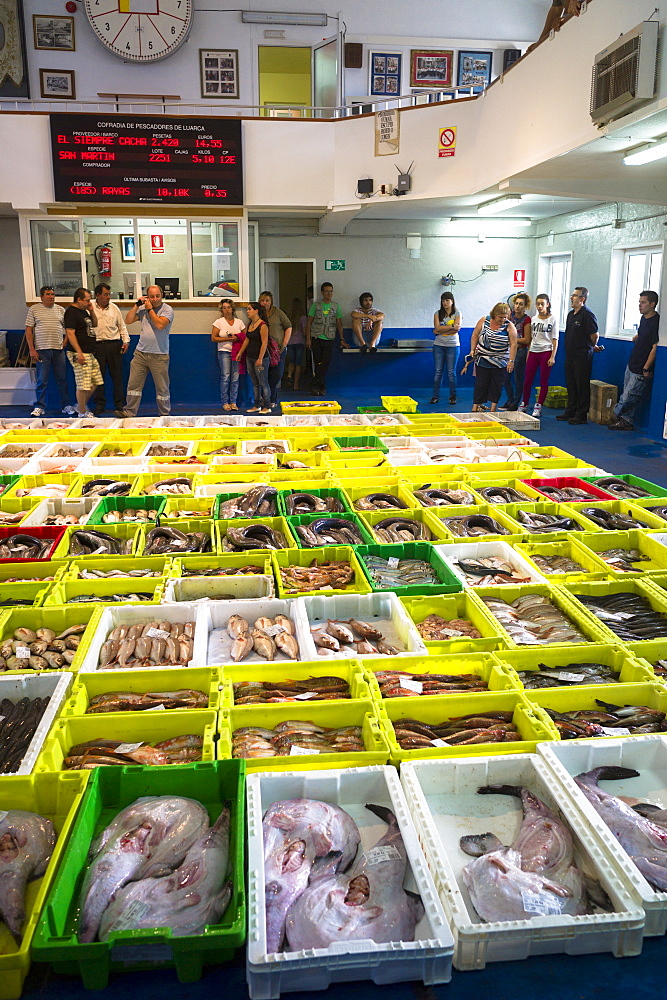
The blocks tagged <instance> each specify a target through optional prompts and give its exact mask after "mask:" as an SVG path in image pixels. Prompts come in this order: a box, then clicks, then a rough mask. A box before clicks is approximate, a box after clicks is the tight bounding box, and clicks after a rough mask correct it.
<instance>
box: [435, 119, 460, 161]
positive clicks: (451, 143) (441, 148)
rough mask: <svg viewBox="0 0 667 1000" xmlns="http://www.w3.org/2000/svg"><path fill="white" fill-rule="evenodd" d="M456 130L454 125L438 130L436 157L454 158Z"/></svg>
mask: <svg viewBox="0 0 667 1000" xmlns="http://www.w3.org/2000/svg"><path fill="white" fill-rule="evenodd" d="M456 130H457V126H456V125H451V126H450V127H449V128H441V129H440V136H439V139H438V156H454V155H455V154H456Z"/></svg>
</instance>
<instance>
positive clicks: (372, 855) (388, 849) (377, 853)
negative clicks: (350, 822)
mask: <svg viewBox="0 0 667 1000" xmlns="http://www.w3.org/2000/svg"><path fill="white" fill-rule="evenodd" d="M364 859H365V861H366V864H367V865H379V864H380V862H381V861H400V860H401V852H400V851H399V850H398V849H397V848H396V847H394V846H393V845H392V844H386V845H385V846H384V847H371V849H370V851H366V854H365V856H364Z"/></svg>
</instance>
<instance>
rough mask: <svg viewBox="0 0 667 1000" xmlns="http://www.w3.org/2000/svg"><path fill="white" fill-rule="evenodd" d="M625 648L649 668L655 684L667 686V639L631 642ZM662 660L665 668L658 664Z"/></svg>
mask: <svg viewBox="0 0 667 1000" xmlns="http://www.w3.org/2000/svg"><path fill="white" fill-rule="evenodd" d="M625 649H627V650H628V652H629V653H630V654H631V655H632V656H634V657H635V658H636V659H637V660H638V661H639V662H640V663H641V664H642V666H644V667H646V668H647V669H648V670H649V672H650V677H651V680H652V681H653V682H654V683H655V684H661V685H662V686H663V687H667V639H647V640H645V641H644V642H630V643H626V644H625ZM660 660H664V661H665V664H666V666H665V667H664V668H662V667H660V666H659V665H658V661H660Z"/></svg>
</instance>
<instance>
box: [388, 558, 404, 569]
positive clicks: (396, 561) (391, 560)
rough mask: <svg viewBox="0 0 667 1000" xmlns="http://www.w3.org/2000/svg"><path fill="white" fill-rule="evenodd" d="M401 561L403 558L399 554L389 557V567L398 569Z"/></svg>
mask: <svg viewBox="0 0 667 1000" xmlns="http://www.w3.org/2000/svg"><path fill="white" fill-rule="evenodd" d="M400 561H401V560H400V559H399V558H398V556H390V557H389V559H387V566H388V567H389V569H396V567H397V566H398V565H399V564H400Z"/></svg>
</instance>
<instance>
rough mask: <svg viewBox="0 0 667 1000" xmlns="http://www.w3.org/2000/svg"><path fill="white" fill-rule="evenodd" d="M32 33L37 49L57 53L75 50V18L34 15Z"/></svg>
mask: <svg viewBox="0 0 667 1000" xmlns="http://www.w3.org/2000/svg"><path fill="white" fill-rule="evenodd" d="M32 33H33V37H34V43H35V48H36V49H52V50H53V51H56V52H74V50H75V47H76V46H75V43H74V18H73V17H52V16H51V15H50V14H33V15H32Z"/></svg>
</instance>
